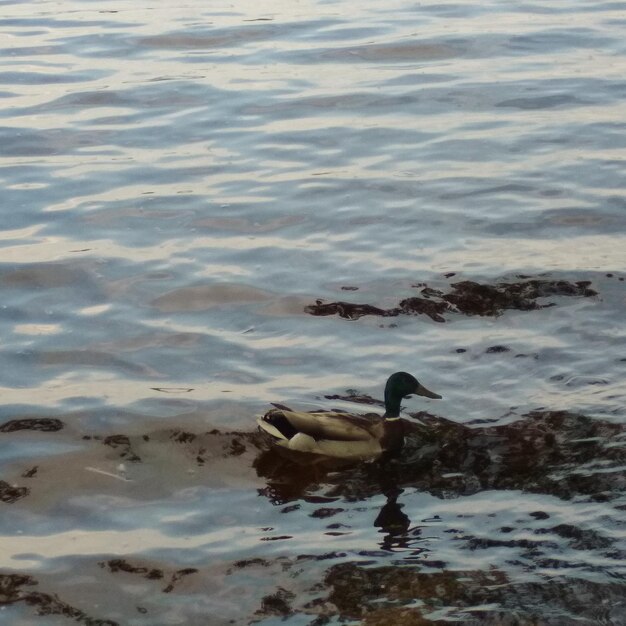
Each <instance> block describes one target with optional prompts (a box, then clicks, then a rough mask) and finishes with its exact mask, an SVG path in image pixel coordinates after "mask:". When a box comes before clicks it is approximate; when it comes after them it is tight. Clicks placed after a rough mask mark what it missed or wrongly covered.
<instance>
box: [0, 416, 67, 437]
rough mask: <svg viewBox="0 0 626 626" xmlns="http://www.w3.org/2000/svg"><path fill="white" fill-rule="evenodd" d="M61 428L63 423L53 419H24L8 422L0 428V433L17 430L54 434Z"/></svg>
mask: <svg viewBox="0 0 626 626" xmlns="http://www.w3.org/2000/svg"><path fill="white" fill-rule="evenodd" d="M62 428H63V422H62V421H61V420H60V419H56V418H55V417H26V418H22V419H16V420H9V421H8V422H5V423H4V424H2V426H0V432H1V433H12V432H15V431H17V430H40V431H43V432H55V431H57V430H61V429H62Z"/></svg>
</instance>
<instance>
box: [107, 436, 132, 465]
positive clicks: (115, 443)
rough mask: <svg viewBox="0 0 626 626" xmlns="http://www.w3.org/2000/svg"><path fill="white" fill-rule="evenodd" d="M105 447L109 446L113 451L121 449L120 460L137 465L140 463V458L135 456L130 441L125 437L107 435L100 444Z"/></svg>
mask: <svg viewBox="0 0 626 626" xmlns="http://www.w3.org/2000/svg"><path fill="white" fill-rule="evenodd" d="M102 443H103V444H104V445H105V446H110V447H111V448H113V449H114V450H117V449H118V448H121V450H120V458H122V459H125V460H126V461H131V462H133V463H137V462H139V461H141V458H140V457H139V456H138V455H137V454H135V452H134V451H133V448H132V446H131V443H130V439H129V438H128V437H127V436H126V435H109V436H108V437H105V438H104V441H103V442H102Z"/></svg>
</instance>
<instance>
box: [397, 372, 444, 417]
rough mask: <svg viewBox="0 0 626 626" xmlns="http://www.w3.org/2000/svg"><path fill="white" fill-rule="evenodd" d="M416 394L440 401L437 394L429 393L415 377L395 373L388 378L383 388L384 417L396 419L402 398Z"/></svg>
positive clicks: (405, 373) (403, 373)
mask: <svg viewBox="0 0 626 626" xmlns="http://www.w3.org/2000/svg"><path fill="white" fill-rule="evenodd" d="M413 394H416V395H418V396H425V397H426V398H432V399H433V400H440V399H441V396H440V395H439V394H438V393H434V392H433V391H430V390H428V389H426V387H424V385H422V384H421V383H420V382H419V381H418V380H417V378H415V376H411V374H408V373H407V372H396V373H395V374H392V375H391V376H390V377H389V380H387V385H386V386H385V409H386V411H385V416H386V417H397V416H398V415H400V403H401V402H402V398H406V397H407V396H411V395H413Z"/></svg>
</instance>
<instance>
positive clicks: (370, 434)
mask: <svg viewBox="0 0 626 626" xmlns="http://www.w3.org/2000/svg"><path fill="white" fill-rule="evenodd" d="M259 426H261V428H263V430H265V431H267V432H269V433H270V434H272V435H274V436H275V437H276V436H277V432H278V435H279V436H278V438H280V439H291V438H292V437H294V436H295V435H297V434H298V433H303V434H305V435H308V436H309V437H312V438H313V439H315V440H316V441H319V440H330V441H369V440H371V439H379V438H380V437H381V436H382V432H383V429H382V420H380V418H368V417H365V416H360V415H352V414H351V413H338V412H335V411H329V412H319V413H306V412H300V411H285V410H282V409H271V410H270V411H268V412H267V413H266V414H265V415H264V416H263V417H262V418H261V419H260V420H259ZM268 426H269V428H268ZM276 431H277V432H276Z"/></svg>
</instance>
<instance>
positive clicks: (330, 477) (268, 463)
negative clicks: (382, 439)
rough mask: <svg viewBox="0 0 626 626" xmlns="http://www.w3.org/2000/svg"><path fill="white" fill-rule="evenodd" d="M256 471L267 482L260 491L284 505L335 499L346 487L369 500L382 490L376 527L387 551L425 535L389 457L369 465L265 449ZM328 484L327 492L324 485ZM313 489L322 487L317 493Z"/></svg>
mask: <svg viewBox="0 0 626 626" xmlns="http://www.w3.org/2000/svg"><path fill="white" fill-rule="evenodd" d="M254 467H255V469H256V472H257V474H258V475H259V476H260V477H263V478H264V479H265V481H266V483H267V486H266V487H264V488H263V489H261V490H260V492H261V495H263V496H265V497H267V498H268V499H269V500H270V501H271V502H272V503H273V504H276V505H283V504H288V503H291V502H293V501H294V500H298V499H303V500H305V501H314V502H318V503H320V502H333V501H337V500H339V499H341V498H344V497H345V496H346V495H347V494H346V491H345V489H346V487H347V488H348V490H349V494H350V495H349V499H350V500H352V501H359V500H365V499H367V498H370V497H373V496H375V495H376V494H380V493H382V494H383V495H384V496H385V498H386V501H385V504H384V505H383V506H382V507H381V508H380V510H379V512H378V514H377V515H376V518H375V519H374V522H373V526H375V527H376V528H379V529H380V531H379V532H380V533H381V534H382V535H383V537H382V539H381V541H380V543H379V547H380V548H381V549H383V550H385V551H396V550H406V549H411V548H412V545H411V544H413V543H414V542H415V540H416V534H417V535H419V534H420V530H419V528H417V529H411V520H410V519H409V517H408V515H407V514H406V513H405V512H404V511H403V510H402V509H403V508H404V504H402V503H401V502H399V498H400V496H401V494H402V493H403V491H404V490H403V489H402V488H401V487H399V480H398V471H399V467H398V465H397V463H395V462H394V461H393V460H389V459H381V460H379V461H376V462H373V463H367V464H360V465H355V463H354V462H352V463H348V462H346V461H338V460H334V459H324V460H321V459H316V460H315V462H313V463H312V462H311V459H310V458H302V457H299V456H298V455H293V454H285V453H284V452H282V451H281V452H277V451H276V450H275V449H270V450H268V451H265V452H263V453H261V454H260V455H259V456H258V457H257V459H256V461H255V464H254ZM322 486H324V487H325V495H324V496H320V495H319V489H320V488H322ZM313 492H318V493H316V495H312V493H313Z"/></svg>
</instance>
